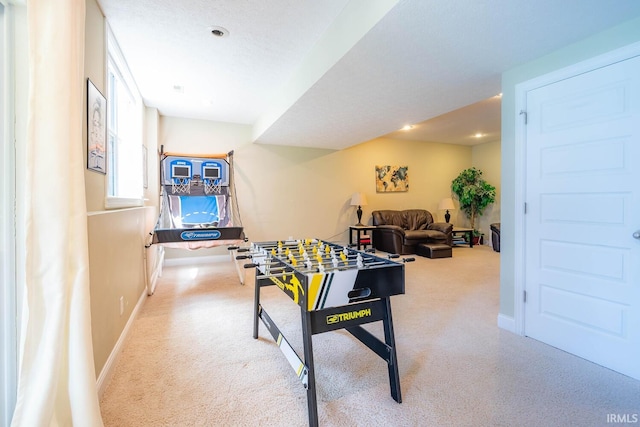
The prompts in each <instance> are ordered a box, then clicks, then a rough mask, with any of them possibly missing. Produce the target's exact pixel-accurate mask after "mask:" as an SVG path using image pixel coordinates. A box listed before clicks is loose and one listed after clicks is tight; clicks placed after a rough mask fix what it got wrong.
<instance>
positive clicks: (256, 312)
mask: <svg viewBox="0 0 640 427" xmlns="http://www.w3.org/2000/svg"><path fill="white" fill-rule="evenodd" d="M256 274H258V272H257V271H256ZM255 283H256V285H255V290H254V297H253V338H255V339H258V322H260V282H259V280H258V279H256V280H255Z"/></svg>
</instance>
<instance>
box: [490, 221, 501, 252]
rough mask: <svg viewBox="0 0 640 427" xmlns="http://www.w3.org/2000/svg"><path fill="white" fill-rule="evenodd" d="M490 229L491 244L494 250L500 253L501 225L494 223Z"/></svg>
mask: <svg viewBox="0 0 640 427" xmlns="http://www.w3.org/2000/svg"><path fill="white" fill-rule="evenodd" d="M489 227H491V244H492V245H493V250H494V251H496V252H500V223H499V222H494V223H493V224H491V225H490V226H489Z"/></svg>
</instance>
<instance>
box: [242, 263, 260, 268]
mask: <svg viewBox="0 0 640 427" xmlns="http://www.w3.org/2000/svg"><path fill="white" fill-rule="evenodd" d="M257 266H258V264H245V265H244V266H243V267H244V268H254V267H257Z"/></svg>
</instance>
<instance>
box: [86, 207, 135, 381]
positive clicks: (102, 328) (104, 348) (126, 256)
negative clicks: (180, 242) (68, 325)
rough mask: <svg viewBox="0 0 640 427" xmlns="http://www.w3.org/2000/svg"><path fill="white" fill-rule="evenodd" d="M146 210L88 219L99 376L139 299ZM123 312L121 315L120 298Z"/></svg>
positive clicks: (108, 214) (103, 213) (109, 214)
mask: <svg viewBox="0 0 640 427" xmlns="http://www.w3.org/2000/svg"><path fill="white" fill-rule="evenodd" d="M145 210H146V208H133V209H120V210H117V211H112V212H106V211H103V212H95V213H93V214H90V215H89V217H88V230H89V266H90V269H89V270H90V271H89V273H90V280H91V329H92V332H93V353H94V360H95V367H96V376H99V375H100V373H101V371H102V368H103V367H104V366H105V363H106V361H107V359H108V358H109V356H110V355H111V352H112V350H113V348H114V347H115V345H116V343H117V341H118V339H119V338H120V335H121V334H122V331H123V330H124V327H125V326H126V324H127V321H128V320H129V317H130V316H131V314H132V312H133V309H134V308H135V306H136V303H137V302H138V300H139V299H140V296H141V295H142V294H144V293H145V280H144V279H145V277H144V275H145V271H144V268H143V256H144V255H143V253H144V243H143V240H142V236H143V233H144V226H145V215H146V214H145ZM121 297H122V298H123V303H124V311H123V313H122V315H121V314H120V298H121Z"/></svg>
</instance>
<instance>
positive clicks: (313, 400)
mask: <svg viewBox="0 0 640 427" xmlns="http://www.w3.org/2000/svg"><path fill="white" fill-rule="evenodd" d="M301 313H302V343H303V347H304V364H305V366H306V367H305V368H304V369H308V372H307V385H306V388H307V409H308V412H309V426H310V427H317V426H318V400H317V396H316V374H315V369H314V367H313V341H312V338H313V331H312V329H311V312H309V311H306V310H304V309H302V310H301Z"/></svg>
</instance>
